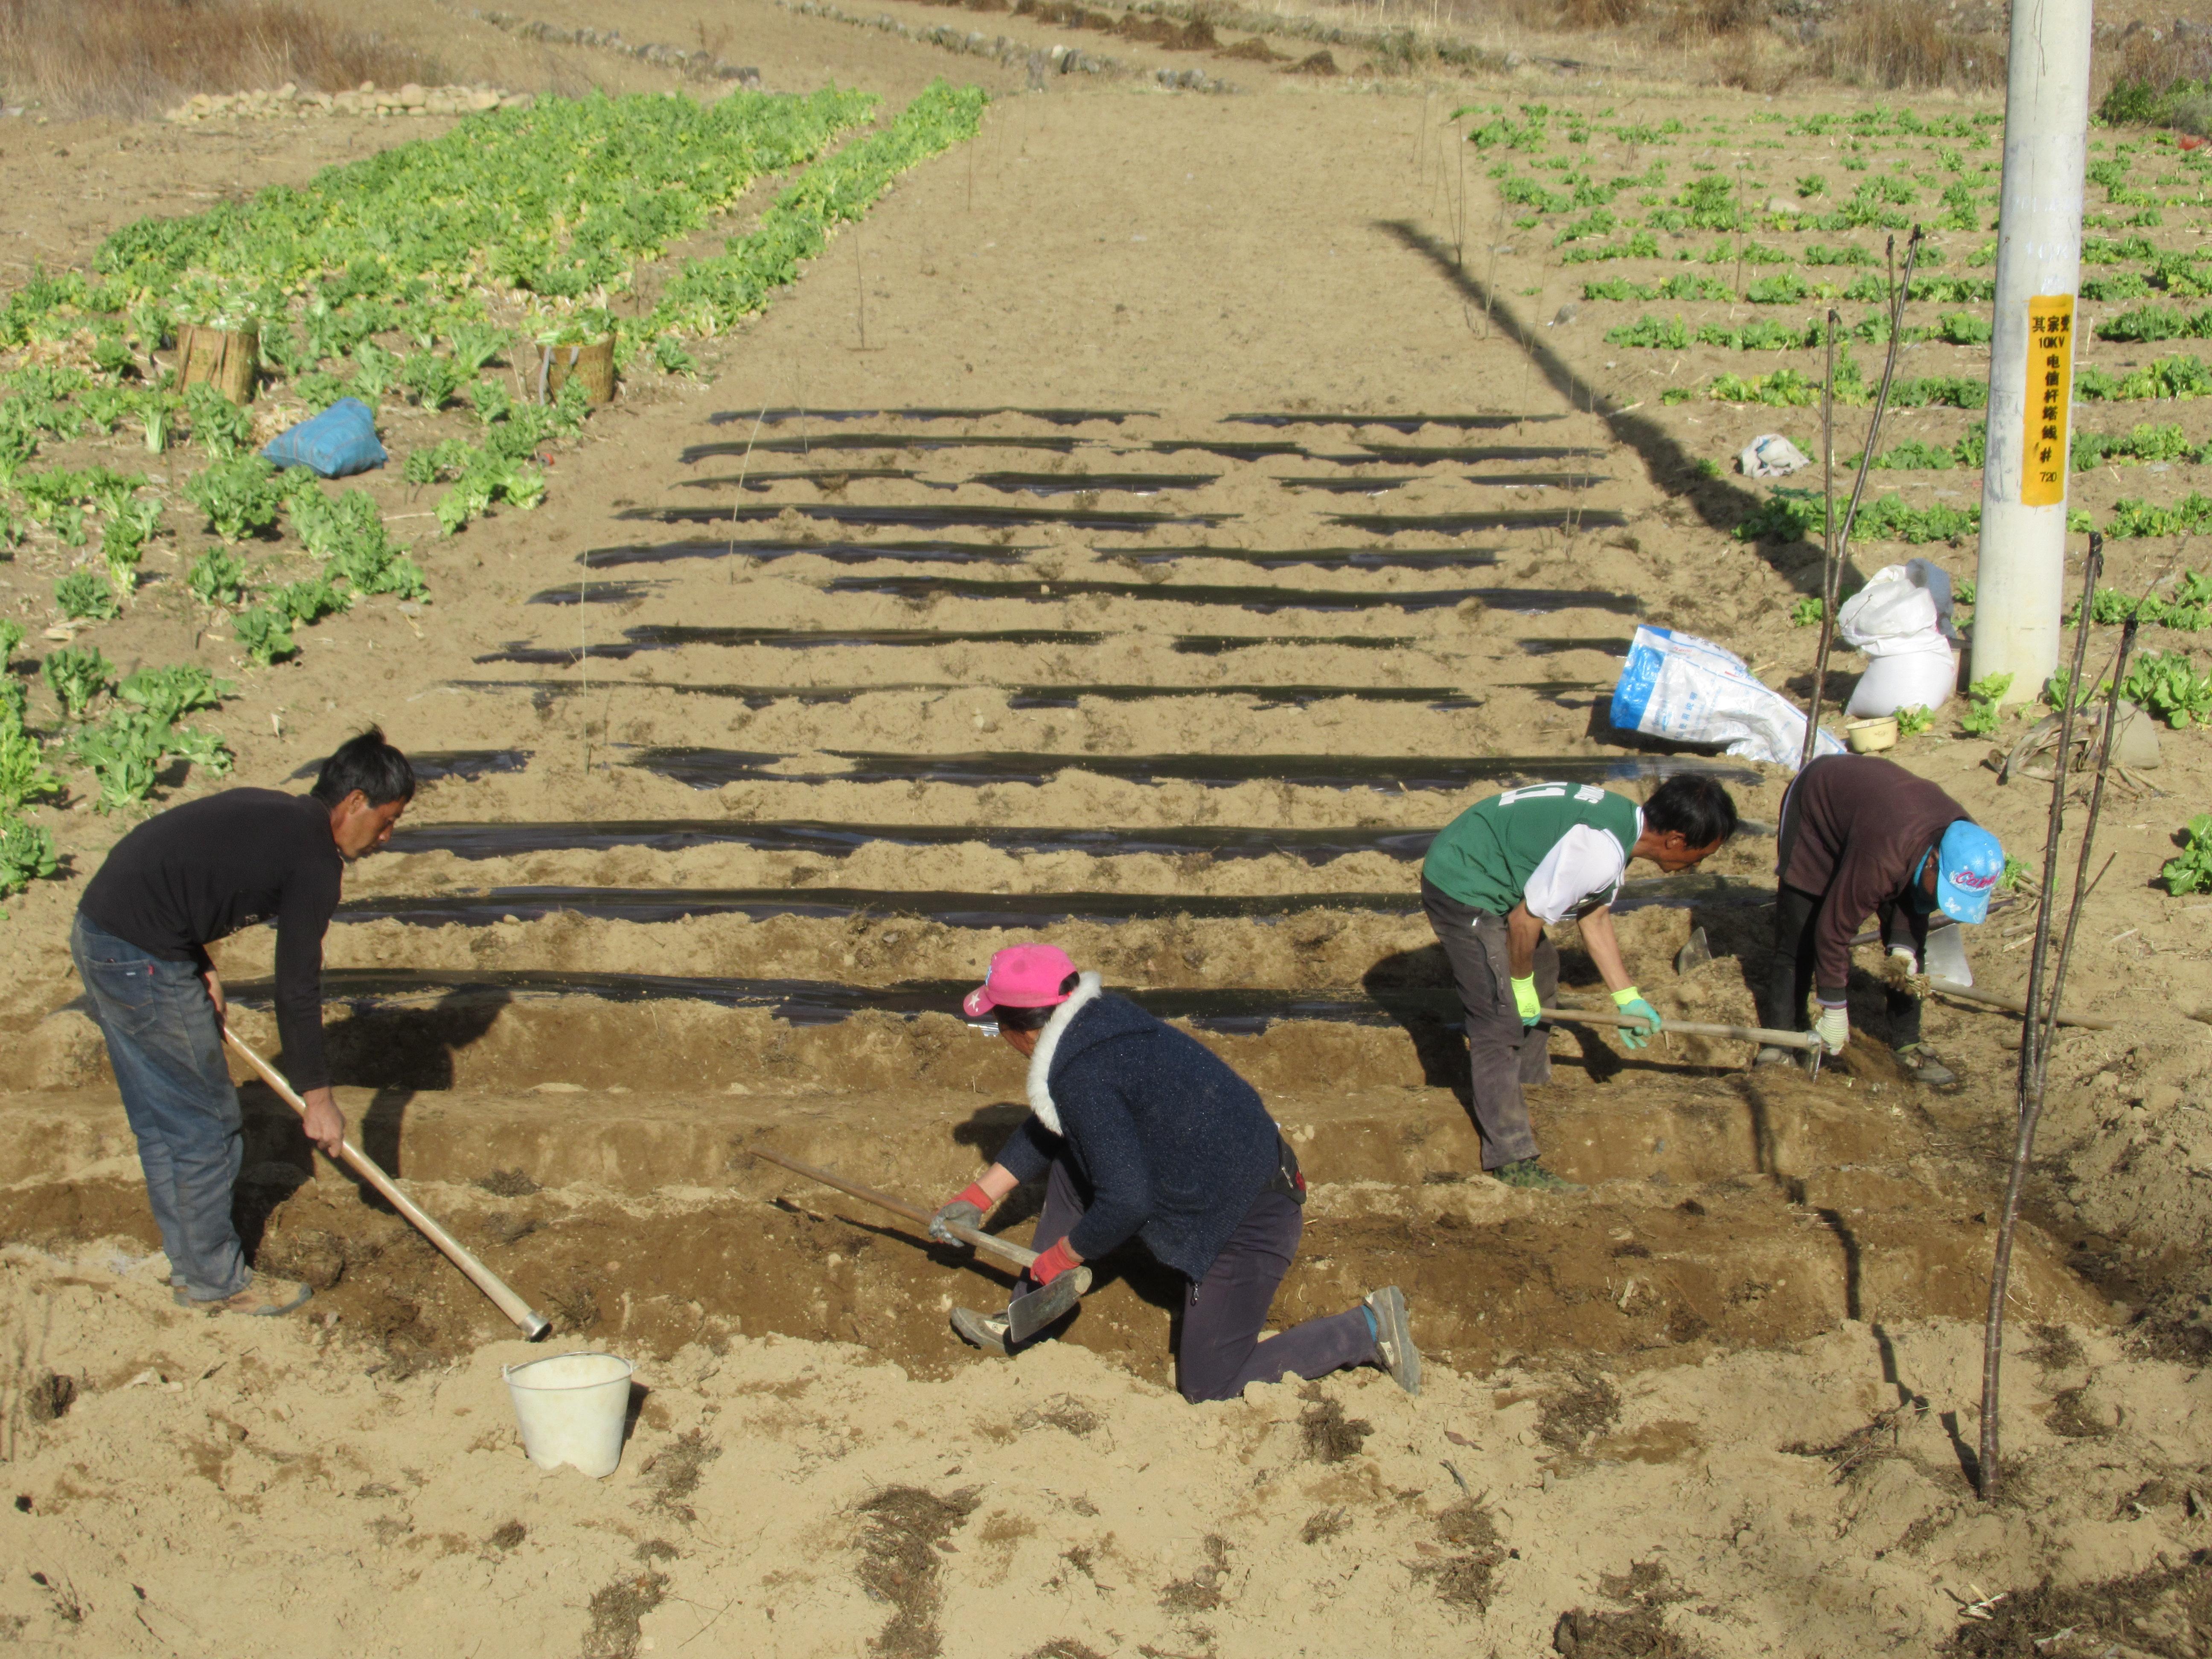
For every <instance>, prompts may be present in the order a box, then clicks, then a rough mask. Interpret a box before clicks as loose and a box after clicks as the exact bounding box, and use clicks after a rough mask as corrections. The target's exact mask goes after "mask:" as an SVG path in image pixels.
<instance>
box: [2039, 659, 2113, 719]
mask: <svg viewBox="0 0 2212 1659" xmlns="http://www.w3.org/2000/svg"><path fill="white" fill-rule="evenodd" d="M2073 678H2074V674H2073V671H2072V670H2071V669H2066V668H2062V669H2060V670H2059V671H2057V673H2055V674H2053V675H2052V676H2051V678H2049V679H2047V680H2045V682H2044V683H2043V701H2044V702H2045V704H2047V705H2048V706H2049V707H2051V708H2054V709H2057V710H2060V711H2063V710H2064V708H2065V707H2066V698H2067V692H2068V690H2069V684H2070V682H2071V681H2072V679H2073ZM2110 690H2112V682H2111V681H2110V680H2100V681H2099V682H2098V683H2097V684H2094V685H2091V684H2087V683H2084V684H2083V685H2082V686H2081V690H2078V691H2075V693H2074V694H2073V695H2074V706H2075V708H2087V707H2088V706H2089V705H2090V704H2091V703H2093V702H2096V700H2097V699H2098V698H2100V697H2101V696H2104V695H2105V694H2106V692H2108V691H2110Z"/></svg>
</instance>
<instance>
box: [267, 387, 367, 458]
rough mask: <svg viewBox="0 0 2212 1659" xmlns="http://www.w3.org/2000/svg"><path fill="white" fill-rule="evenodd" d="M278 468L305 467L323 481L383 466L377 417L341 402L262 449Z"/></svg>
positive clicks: (350, 401) (357, 403) (356, 402)
mask: <svg viewBox="0 0 2212 1659" xmlns="http://www.w3.org/2000/svg"><path fill="white" fill-rule="evenodd" d="M261 453H262V456H263V458H264V459H266V460H269V461H270V462H273V463H274V464H275V465H276V466H277V467H278V468H280V469H281V468H283V467H288V466H304V467H306V468H307V470H308V471H311V472H313V473H316V474H318V475H319V476H320V477H325V478H349V477H352V476H353V475H354V474H355V473H356V472H366V471H368V470H369V469H370V468H371V467H376V466H382V465H384V462H385V454H384V446H383V445H382V444H380V443H379V442H378V441H376V416H375V415H374V413H372V412H371V411H370V410H369V407H368V404H365V403H363V402H362V400H361V399H360V398H339V399H338V400H337V402H336V403H334V404H331V406H330V407H329V408H328V409H326V410H324V411H323V412H322V413H321V414H319V415H318V416H315V417H314V418H313V420H310V421H302V422H300V424H299V425H297V426H295V427H294V428H292V429H291V430H290V431H289V432H285V433H281V434H279V435H277V436H276V437H274V438H271V439H270V441H269V442H268V444H267V445H266V446H265V447H264V448H263V449H262V452H261Z"/></svg>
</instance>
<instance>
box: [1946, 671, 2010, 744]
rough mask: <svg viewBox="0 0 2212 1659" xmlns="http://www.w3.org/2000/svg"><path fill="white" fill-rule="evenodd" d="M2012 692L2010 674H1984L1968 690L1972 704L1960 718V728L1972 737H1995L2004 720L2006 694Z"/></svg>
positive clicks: (1967, 693)
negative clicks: (2003, 703) (2003, 701)
mask: <svg viewBox="0 0 2212 1659" xmlns="http://www.w3.org/2000/svg"><path fill="white" fill-rule="evenodd" d="M2009 690H2012V676H2011V675H2009V674H1984V675H1983V676H1982V678H1979V679H1978V680H1976V681H1975V682H1974V683H1973V684H1972V685H1970V686H1968V687H1967V688H1966V696H1968V698H1969V699H1970V700H1971V702H1972V707H1970V708H1968V709H1967V710H1966V713H1965V714H1961V715H1960V717H1959V728H1960V730H1961V731H1963V732H1966V734H1967V735H1968V736H1970V737H1976V738H1986V737H1990V736H1991V735H1993V734H1994V733H1995V732H1996V729H1997V726H1998V725H1999V724H2000V723H2001V722H2002V720H2003V719H2004V710H2003V708H2002V699H2003V697H2004V694H2005V693H2006V692H2008V691H2009Z"/></svg>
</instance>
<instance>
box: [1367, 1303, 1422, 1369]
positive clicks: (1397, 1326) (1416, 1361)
mask: <svg viewBox="0 0 2212 1659" xmlns="http://www.w3.org/2000/svg"><path fill="white" fill-rule="evenodd" d="M1361 1305H1363V1306H1364V1307H1365V1309H1366V1310H1367V1316H1368V1317H1369V1318H1370V1319H1372V1320H1373V1321H1374V1322H1375V1346H1376V1351H1377V1352H1379V1353H1380V1354H1381V1355H1382V1357H1383V1370H1386V1371H1388V1372H1389V1373H1390V1380H1391V1381H1392V1382H1393V1383H1396V1384H1397V1385H1398V1386H1399V1387H1400V1388H1401V1389H1404V1390H1405V1391H1406V1392H1407V1394H1419V1393H1420V1391H1421V1351H1420V1350H1419V1348H1416V1347H1415V1346H1413V1322H1412V1321H1411V1320H1409V1319H1408V1318H1407V1316H1406V1293H1405V1292H1404V1291H1401V1290H1400V1289H1399V1288H1398V1287H1397V1286H1396V1285H1384V1286H1383V1288H1382V1289H1381V1290H1379V1291H1370V1292H1369V1293H1368V1296H1367V1299H1366V1301H1365V1302H1364V1303H1363V1304H1361Z"/></svg>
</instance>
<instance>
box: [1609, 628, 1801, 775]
mask: <svg viewBox="0 0 2212 1659" xmlns="http://www.w3.org/2000/svg"><path fill="white" fill-rule="evenodd" d="M1612 717H1613V725H1614V726H1617V727H1619V728H1620V730H1621V731H1624V732H1643V733H1644V735H1645V736H1646V737H1652V738H1665V739H1667V740H1668V742H1670V743H1710V744H1721V745H1723V747H1724V750H1725V752H1727V753H1729V754H1730V755H1734V756H1736V757H1739V758H1741V759H1743V760H1753V761H1767V762H1771V763H1773V764H1776V765H1778V766H1795V765H1796V763H1797V757H1798V754H1799V753H1800V752H1801V751H1802V750H1803V748H1804V746H1805V713H1804V711H1803V710H1802V709H1801V708H1796V706H1794V705H1793V704H1792V703H1791V702H1790V700H1789V699H1788V698H1786V697H1784V696H1782V695H1781V693H1779V692H1778V691H1774V690H1769V689H1768V688H1767V687H1766V686H1764V685H1762V684H1759V681H1758V680H1757V679H1755V678H1753V676H1752V672H1751V669H1750V667H1749V666H1748V665H1747V664H1746V663H1745V661H1744V659H1742V658H1741V657H1739V656H1737V655H1736V654H1735V653H1734V652H1732V651H1723V649H1722V648H1721V647H1719V646H1717V645H1715V644H1714V643H1713V642H1712V641H1711V640H1701V639H1699V638H1698V637H1697V636H1696V635H1693V634H1677V633H1676V632H1674V629H1671V628H1638V629H1637V630H1636V638H1635V639H1634V640H1633V641H1632V642H1631V643H1630V645H1629V647H1628V662H1627V664H1626V666H1625V667H1624V668H1623V669H1622V670H1621V674H1620V684H1618V685H1616V686H1614V687H1613V709H1612ZM1813 752H1814V754H1815V755H1840V754H1842V753H1843V752H1844V745H1843V744H1842V742H1841V740H1840V739H1838V738H1836V737H1835V736H1833V735H1832V733H1830V732H1825V731H1824V732H1821V733H1820V738H1819V739H1818V740H1817V744H1816V746H1815V748H1814V751H1813Z"/></svg>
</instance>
